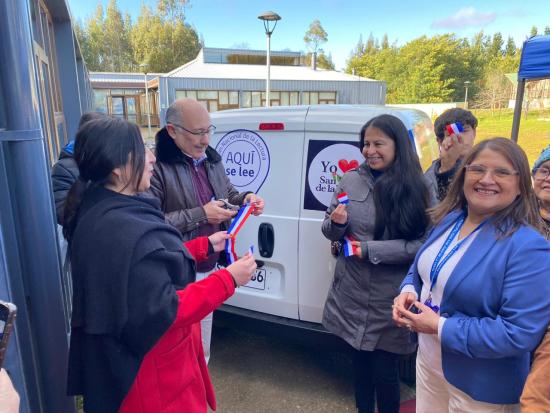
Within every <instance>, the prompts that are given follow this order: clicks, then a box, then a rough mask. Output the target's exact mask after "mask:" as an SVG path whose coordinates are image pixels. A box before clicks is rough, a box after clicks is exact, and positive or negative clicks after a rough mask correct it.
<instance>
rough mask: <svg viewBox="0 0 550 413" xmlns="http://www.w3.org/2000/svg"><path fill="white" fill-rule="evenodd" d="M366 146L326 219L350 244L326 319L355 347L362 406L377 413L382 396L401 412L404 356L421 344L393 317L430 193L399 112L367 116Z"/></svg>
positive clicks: (388, 408) (384, 412)
mask: <svg viewBox="0 0 550 413" xmlns="http://www.w3.org/2000/svg"><path fill="white" fill-rule="evenodd" d="M360 147H361V149H362V152H363V155H364V156H365V159H366V161H365V162H364V163H363V164H362V165H361V166H359V168H358V169H356V170H353V171H350V172H348V173H346V174H345V175H344V176H343V178H342V180H341V181H340V183H339V187H338V190H337V192H336V193H335V196H334V197H333V199H332V203H331V205H330V207H329V208H328V210H327V213H326V216H325V220H324V222H323V226H322V231H323V234H324V235H325V237H327V238H328V239H329V240H331V241H338V240H341V241H342V242H343V244H344V246H346V244H347V246H348V248H343V251H342V252H341V253H340V255H339V256H338V259H337V262H336V268H335V273H334V280H333V283H332V286H331V288H330V291H329V293H328V297H327V301H326V303H325V309H324V315H323V325H324V326H325V327H326V328H327V330H329V331H331V332H332V333H334V334H336V335H337V336H339V337H341V338H342V339H343V340H345V341H346V342H347V343H348V344H349V345H350V346H351V347H353V349H354V350H355V351H354V373H355V400H356V405H357V409H358V412H359V413H372V412H373V411H374V405H375V400H376V402H377V405H378V410H379V412H380V413H397V412H398V411H399V371H398V357H399V355H400V354H408V353H411V352H413V351H414V350H415V344H412V343H410V342H409V334H408V332H407V331H403V330H402V329H399V328H397V327H396V326H395V324H394V323H393V321H392V314H391V310H392V303H393V299H394V297H395V296H396V295H398V293H399V284H400V282H401V280H402V279H403V276H404V275H406V274H407V270H408V268H409V266H410V264H411V263H412V261H413V259H414V256H415V254H416V252H417V250H418V249H419V248H420V245H421V244H422V240H423V237H424V235H425V232H426V228H427V227H428V224H429V218H428V216H427V214H426V209H427V207H428V202H429V201H428V200H429V194H428V189H427V187H426V185H425V183H424V180H423V177H422V169H421V167H420V163H419V161H418V157H417V155H416V153H415V151H414V149H413V146H412V145H411V142H410V140H409V136H408V132H407V129H406V128H405V126H404V125H403V123H402V122H401V121H400V120H399V119H398V118H396V117H395V116H391V115H380V116H377V117H375V118H373V119H371V120H370V121H369V122H367V123H366V124H365V125H364V126H363V128H362V129H361V133H360ZM338 195H347V198H348V199H349V201H348V202H347V203H346V201H344V203H339V201H338ZM341 198H343V199H345V198H346V197H345V196H342V197H341ZM348 251H349V252H348ZM348 253H349V254H351V255H349V256H346V255H347V254H348ZM375 395H376V396H375Z"/></svg>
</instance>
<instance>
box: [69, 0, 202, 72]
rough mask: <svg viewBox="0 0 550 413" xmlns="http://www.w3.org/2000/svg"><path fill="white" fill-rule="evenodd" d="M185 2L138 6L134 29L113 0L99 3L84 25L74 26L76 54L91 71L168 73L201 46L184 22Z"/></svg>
mask: <svg viewBox="0 0 550 413" xmlns="http://www.w3.org/2000/svg"><path fill="white" fill-rule="evenodd" d="M188 6H189V4H188V0H157V4H156V8H154V9H152V8H150V7H149V6H146V5H145V4H143V5H142V6H141V10H140V14H139V16H138V17H137V19H136V21H135V23H134V22H132V19H131V18H130V15H129V14H128V13H125V14H124V15H123V14H122V12H121V11H120V9H119V8H118V5H117V2H116V0H109V3H108V5H107V7H106V9H105V10H104V8H103V6H102V5H101V3H99V4H98V6H97V8H96V10H95V12H94V13H93V14H92V15H91V16H90V17H88V18H87V19H86V20H85V21H84V22H82V21H79V22H77V23H76V25H75V31H76V35H77V38H78V41H79V43H80V48H81V50H82V54H83V57H84V61H85V62H86V66H87V68H88V70H90V71H106V72H143V71H147V72H149V73H154V72H159V73H163V72H168V71H170V70H173V69H175V68H177V67H179V66H181V65H183V64H185V63H187V62H189V61H190V60H192V59H194V58H195V57H196V56H197V53H198V52H199V50H200V48H201V44H202V41H201V39H200V38H199V35H198V33H197V31H196V30H195V28H194V27H192V26H191V25H189V24H187V23H186V22H185V8H186V7H188Z"/></svg>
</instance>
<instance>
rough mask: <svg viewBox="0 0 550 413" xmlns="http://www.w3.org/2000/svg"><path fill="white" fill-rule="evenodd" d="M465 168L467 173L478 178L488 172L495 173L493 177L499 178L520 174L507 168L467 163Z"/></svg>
mask: <svg viewBox="0 0 550 413" xmlns="http://www.w3.org/2000/svg"><path fill="white" fill-rule="evenodd" d="M464 169H466V173H467V174H469V175H471V176H474V177H477V178H482V177H484V176H485V175H486V174H487V172H491V175H493V177H496V178H499V179H509V178H511V177H513V176H516V175H519V172H518V171H512V170H510V169H506V168H495V169H489V168H487V167H486V166H483V165H466V166H465V167H464Z"/></svg>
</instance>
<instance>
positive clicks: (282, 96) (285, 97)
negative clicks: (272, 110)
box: [242, 91, 299, 108]
mask: <svg viewBox="0 0 550 413" xmlns="http://www.w3.org/2000/svg"><path fill="white" fill-rule="evenodd" d="M242 93H243V107H244V108H256V107H262V106H265V101H266V99H265V98H266V95H265V92H259V91H258V92H248V91H247V92H242ZM298 96H299V92H286V91H272V92H269V101H270V104H271V106H289V105H290V106H295V105H297V104H298Z"/></svg>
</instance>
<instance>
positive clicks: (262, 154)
mask: <svg viewBox="0 0 550 413" xmlns="http://www.w3.org/2000/svg"><path fill="white" fill-rule="evenodd" d="M216 151H217V152H218V153H219V154H220V155H221V157H222V161H223V165H224V168H225V174H226V175H227V177H228V178H229V180H230V181H231V183H232V184H233V185H234V186H235V187H236V188H237V189H239V191H240V192H244V191H252V192H254V193H258V191H259V190H260V188H261V187H262V185H263V183H264V182H265V180H266V178H267V175H268V174H269V162H270V157H269V149H268V148H267V145H266V144H265V142H264V140H263V139H262V137H261V136H260V135H258V134H257V133H256V132H252V131H249V130H245V129H238V130H234V131H231V132H228V133H226V134H225V135H224V136H223V137H222V138H221V139H220V141H219V142H218V144H217V145H216Z"/></svg>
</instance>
